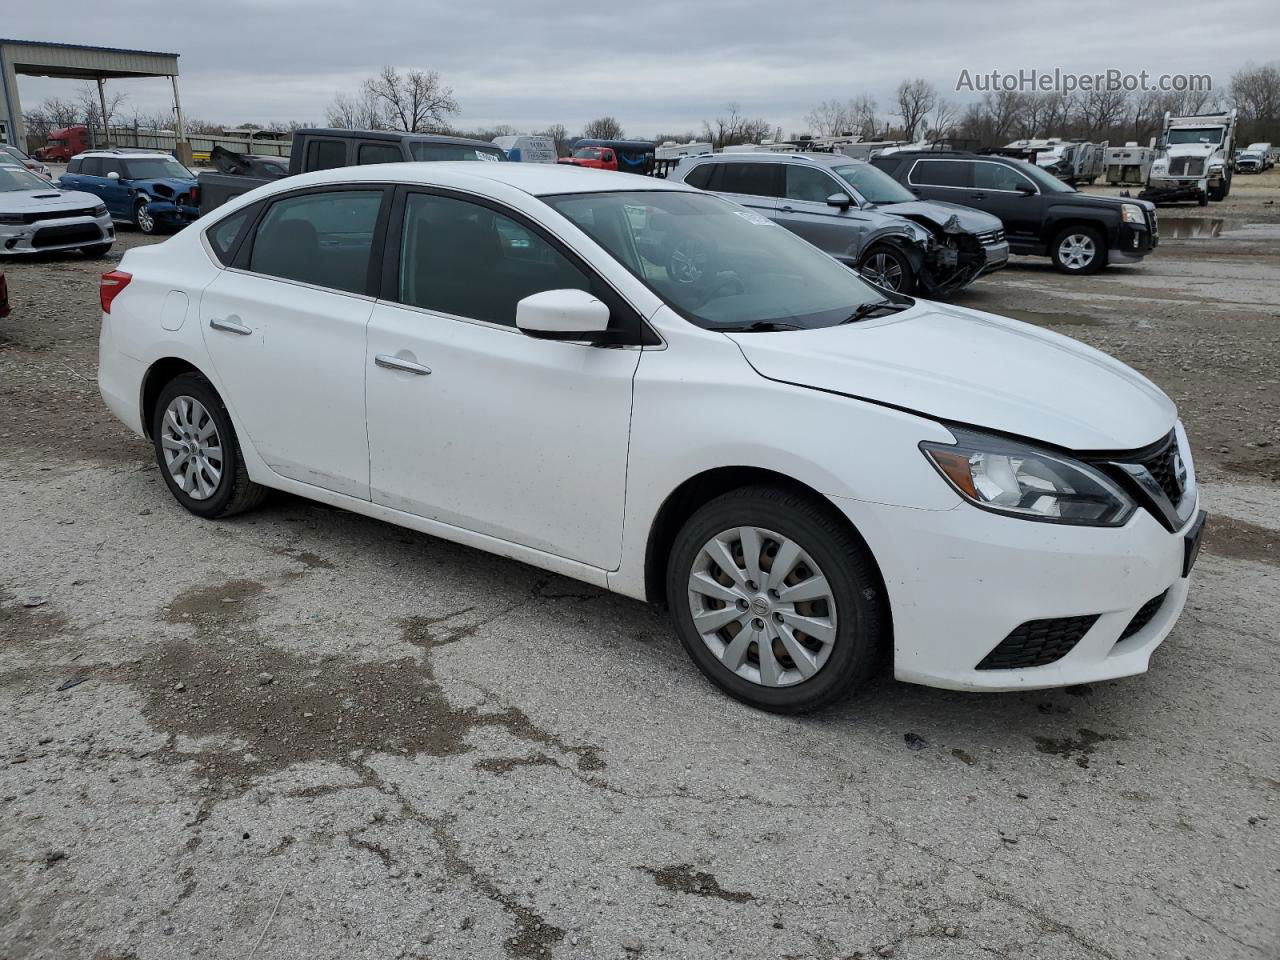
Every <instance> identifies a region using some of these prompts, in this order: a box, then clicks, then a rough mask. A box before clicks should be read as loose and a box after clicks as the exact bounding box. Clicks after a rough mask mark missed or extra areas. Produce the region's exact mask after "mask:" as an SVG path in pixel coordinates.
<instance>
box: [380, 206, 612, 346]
mask: <svg viewBox="0 0 1280 960" xmlns="http://www.w3.org/2000/svg"><path fill="white" fill-rule="evenodd" d="M566 288H573V289H576V290H590V289H591V281H590V278H589V277H588V276H587V274H586V273H584V272H583V271H582V270H581V269H580V268H578V267H577V266H575V265H574V264H573V263H571V262H570V261H569V260H568V258H566V257H565V256H564V255H563V254H561V253H560V252H559V251H558V250H557V249H556V248H555V247H553V246H552V245H551V243H550V242H549V241H547V240H546V239H544V238H543V237H542V236H540V235H539V234H537V233H535V232H534V231H533V230H530V229H529V228H528V227H526V226H524V225H523V224H521V223H520V222H518V221H516V220H514V219H512V218H511V217H507V216H504V215H503V214H501V213H497V212H496V211H494V210H491V209H489V208H488V207H484V206H481V205H479V204H476V203H470V202H468V201H465V200H455V199H454V198H452V197H440V196H434V195H431V194H423V193H415V194H411V195H410V196H409V197H408V199H407V201H406V203H405V211H404V232H403V235H402V238H401V246H400V278H399V287H398V294H399V301H400V302H401V303H405V304H408V305H410V306H414V307H423V308H425V309H428V310H434V311H438V312H440V313H448V314H452V315H454V316H459V317H468V318H471V319H474V320H485V321H488V322H489V323H500V324H503V325H505V326H509V327H514V326H515V323H516V304H517V303H518V302H519V301H520V300H523V299H524V298H525V297H528V296H531V295H532V294H535V293H542V292H543V291H544V290H563V289H566Z"/></svg>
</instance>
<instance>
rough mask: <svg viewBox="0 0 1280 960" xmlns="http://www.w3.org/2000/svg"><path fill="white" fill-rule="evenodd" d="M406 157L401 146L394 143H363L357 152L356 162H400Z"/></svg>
mask: <svg viewBox="0 0 1280 960" xmlns="http://www.w3.org/2000/svg"><path fill="white" fill-rule="evenodd" d="M403 159H404V155H403V154H401V153H400V146H399V145H398V144H394V143H362V144H360V149H359V151H358V152H357V153H356V163H357V164H360V165H362V166H363V165H364V164H366V163H399V162H400V161H401V160H403Z"/></svg>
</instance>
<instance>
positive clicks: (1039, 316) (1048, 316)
mask: <svg viewBox="0 0 1280 960" xmlns="http://www.w3.org/2000/svg"><path fill="white" fill-rule="evenodd" d="M1009 313H1010V314H1011V315H1012V316H1013V317H1014V318H1015V319H1017V320H1021V321H1022V322H1023V323H1034V324H1035V325H1036V326H1037V327H1104V326H1106V321H1104V320H1103V319H1102V318H1101V317H1097V316H1087V315H1085V314H1081V313H1041V312H1040V311H1038V310H1010V311H1009Z"/></svg>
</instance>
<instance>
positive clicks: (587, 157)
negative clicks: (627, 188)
mask: <svg viewBox="0 0 1280 960" xmlns="http://www.w3.org/2000/svg"><path fill="white" fill-rule="evenodd" d="M655 149H656V146H655V145H654V144H652V143H650V142H649V141H647V140H579V141H578V142H577V143H575V144H574V145H573V152H572V153H571V154H569V156H567V157H561V158H560V159H559V160H557V161H556V162H557V163H567V164H571V165H572V166H575V167H593V168H595V169H596V170H621V171H622V172H623V173H640V174H644V175H646V176H651V175H652V174H653V171H654V151H655Z"/></svg>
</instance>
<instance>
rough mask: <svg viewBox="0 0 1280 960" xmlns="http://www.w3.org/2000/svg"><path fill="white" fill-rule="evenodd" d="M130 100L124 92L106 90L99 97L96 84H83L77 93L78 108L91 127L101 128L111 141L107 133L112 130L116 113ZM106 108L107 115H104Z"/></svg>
mask: <svg viewBox="0 0 1280 960" xmlns="http://www.w3.org/2000/svg"><path fill="white" fill-rule="evenodd" d="M128 99H129V97H128V95H127V94H125V93H124V92H123V91H119V90H110V89H104V90H103V91H102V96H101V97H99V96H98V85H97V84H96V83H82V84H80V89H79V90H78V91H77V93H76V106H77V107H78V108H79V109H80V114H81V116H83V117H84V119H85V122H86V123H87V124H88V125H89V127H90V128H101V130H102V131H103V135H104V137H105V138H107V139H109V138H110V134H109V133H108V132H107V131H109V130H110V128H111V121H112V120H114V119H115V115H116V113H117V112H119V110H120V108H121V107H122V106H123V105H124V102H125V101H126V100H128ZM104 106H105V108H106V113H105V115H104V114H103V107H104Z"/></svg>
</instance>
